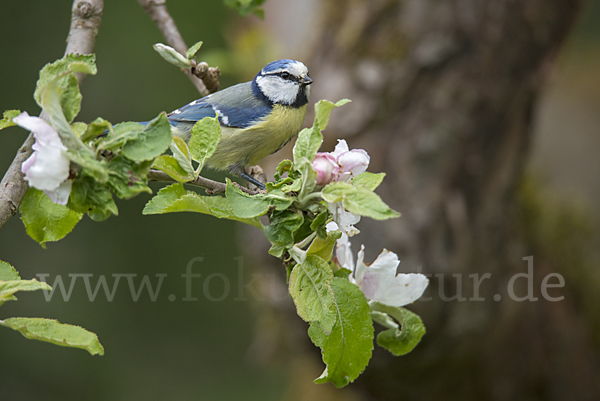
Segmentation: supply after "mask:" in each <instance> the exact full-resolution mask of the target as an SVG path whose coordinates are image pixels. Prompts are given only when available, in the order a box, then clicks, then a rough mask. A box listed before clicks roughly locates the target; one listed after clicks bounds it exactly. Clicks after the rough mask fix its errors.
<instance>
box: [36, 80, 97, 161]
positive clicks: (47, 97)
mask: <svg viewBox="0 0 600 401" xmlns="http://www.w3.org/2000/svg"><path fill="white" fill-rule="evenodd" d="M75 81H77V79H75ZM64 96H67V94H65V89H64V88H63V87H61V86H60V85H59V82H58V79H56V80H53V81H50V82H49V83H48V84H47V85H46V86H45V89H44V92H43V93H42V97H41V106H42V108H43V109H44V111H45V112H46V114H47V115H48V118H49V119H50V125H52V127H54V129H55V130H56V131H57V132H58V135H59V136H60V140H61V142H62V143H63V145H65V146H66V147H67V148H69V149H70V150H74V151H79V152H88V153H90V154H93V152H92V150H91V149H89V148H88V147H87V146H85V144H84V143H83V142H82V141H81V139H79V136H78V135H77V133H76V132H75V131H74V130H73V128H72V127H71V124H70V121H71V120H68V118H67V117H66V115H65V111H64V109H63V105H62V102H63V97H64Z"/></svg>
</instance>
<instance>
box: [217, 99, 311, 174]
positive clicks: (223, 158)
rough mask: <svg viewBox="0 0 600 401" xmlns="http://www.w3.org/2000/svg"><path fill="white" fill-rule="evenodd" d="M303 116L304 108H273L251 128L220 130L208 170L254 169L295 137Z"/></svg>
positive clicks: (280, 106)
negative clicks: (259, 162) (218, 140)
mask: <svg viewBox="0 0 600 401" xmlns="http://www.w3.org/2000/svg"><path fill="white" fill-rule="evenodd" d="M305 114H306V106H302V107H299V108H293V107H289V106H282V105H275V106H274V107H273V110H272V112H271V113H270V114H269V115H267V116H266V117H264V118H263V119H262V120H261V121H260V122H259V123H258V124H256V125H254V126H252V127H249V128H245V129H240V128H229V127H221V141H220V142H219V145H218V146H217V150H216V151H215V153H214V155H213V156H212V157H211V158H210V159H209V160H208V161H207V166H209V167H211V168H215V169H219V170H227V169H228V168H229V166H232V165H236V164H238V165H240V166H243V167H247V166H252V165H255V164H256V163H258V161H259V160H260V159H262V158H263V157H265V156H268V155H270V154H271V153H274V152H276V151H277V150H279V149H280V148H281V147H282V146H283V145H284V144H285V143H286V142H288V141H289V140H290V139H291V138H293V137H294V136H296V135H298V132H300V129H302V124H303V123H304V116H305Z"/></svg>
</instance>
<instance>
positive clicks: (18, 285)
mask: <svg viewBox="0 0 600 401" xmlns="http://www.w3.org/2000/svg"><path fill="white" fill-rule="evenodd" d="M37 290H48V291H51V290H52V287H50V286H49V285H48V284H46V283H43V282H40V281H37V280H35V279H33V280H21V279H17V280H11V281H0V301H2V302H3V301H11V300H15V299H16V298H15V297H13V294H14V293H15V292H18V291H37Z"/></svg>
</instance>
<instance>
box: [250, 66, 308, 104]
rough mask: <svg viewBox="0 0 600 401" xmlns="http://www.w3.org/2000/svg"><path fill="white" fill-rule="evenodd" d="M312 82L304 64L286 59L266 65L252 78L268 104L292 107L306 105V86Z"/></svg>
mask: <svg viewBox="0 0 600 401" xmlns="http://www.w3.org/2000/svg"><path fill="white" fill-rule="evenodd" d="M312 82H313V80H312V79H310V77H309V76H308V68H306V66H305V65H304V64H302V63H301V62H300V61H296V60H288V59H284V60H277V61H273V62H272V63H269V64H267V65H266V66H265V67H264V68H263V69H262V70H260V72H259V73H258V74H257V75H256V77H255V78H254V84H255V85H256V87H257V88H258V90H259V91H260V92H261V93H262V95H264V96H265V97H266V98H267V99H268V100H269V101H270V102H272V103H277V104H284V105H287V106H292V107H300V106H304V105H305V104H306V103H308V96H309V94H310V88H309V87H308V85H310V84H311V83H312Z"/></svg>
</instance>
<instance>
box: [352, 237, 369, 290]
mask: <svg viewBox="0 0 600 401" xmlns="http://www.w3.org/2000/svg"><path fill="white" fill-rule="evenodd" d="M364 259H365V246H364V245H361V246H360V251H358V258H357V260H356V269H355V270H354V283H355V284H356V285H357V286H359V287H360V289H361V290H363V280H364V277H365V274H366V273H367V270H368V268H369V266H367V265H366V264H365V262H364ZM363 292H365V291H364V290H363ZM365 296H366V294H365ZM367 298H368V297H367Z"/></svg>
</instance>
